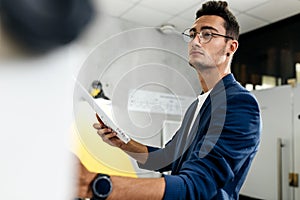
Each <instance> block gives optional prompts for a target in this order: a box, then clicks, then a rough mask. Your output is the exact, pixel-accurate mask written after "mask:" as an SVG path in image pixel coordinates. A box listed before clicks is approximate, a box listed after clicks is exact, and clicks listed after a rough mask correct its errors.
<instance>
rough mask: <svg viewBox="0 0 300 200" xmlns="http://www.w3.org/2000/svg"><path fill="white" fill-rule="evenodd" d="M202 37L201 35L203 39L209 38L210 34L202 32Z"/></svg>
mask: <svg viewBox="0 0 300 200" xmlns="http://www.w3.org/2000/svg"><path fill="white" fill-rule="evenodd" d="M202 35H203V37H210V36H211V33H210V32H203V33H202Z"/></svg>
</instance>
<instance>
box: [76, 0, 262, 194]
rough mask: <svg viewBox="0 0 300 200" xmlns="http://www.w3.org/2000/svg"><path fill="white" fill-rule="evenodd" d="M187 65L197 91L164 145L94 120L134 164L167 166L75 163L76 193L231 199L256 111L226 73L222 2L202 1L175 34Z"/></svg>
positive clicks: (251, 143) (250, 149)
mask: <svg viewBox="0 0 300 200" xmlns="http://www.w3.org/2000/svg"><path fill="white" fill-rule="evenodd" d="M183 37H184V38H185V39H186V41H187V42H188V55H189V64H190V66H192V67H193V68H195V70H196V71H197V73H198V77H199V81H200V84H201V87H202V90H203V91H202V93H201V94H200V95H199V96H198V98H197V99H196V100H195V101H194V102H193V103H192V104H191V105H190V107H189V108H188V110H187V111H186V113H185V116H184V119H183V122H182V124H181V127H180V128H179V130H178V131H177V132H176V133H175V135H174V136H173V138H172V139H171V140H170V141H169V142H168V143H167V144H166V147H165V148H156V147H150V146H146V145H143V144H141V143H139V142H137V141H135V140H133V139H131V141H130V142H129V143H127V144H125V143H124V142H122V141H121V140H120V139H118V138H117V137H116V133H115V132H113V131H112V129H110V128H109V127H107V126H106V125H105V124H103V123H102V122H101V120H100V121H99V122H100V123H96V124H94V125H93V126H94V128H95V129H96V130H97V133H98V134H99V136H100V137H101V138H102V139H103V141H104V142H106V143H108V144H110V145H112V146H115V147H117V148H120V149H121V150H123V151H124V152H126V153H127V154H129V155H130V156H132V157H133V158H134V159H136V160H137V162H138V165H139V166H140V167H141V168H144V169H149V170H156V171H159V172H164V171H171V175H163V177H161V178H128V177H119V176H109V175H107V174H96V173H92V172H89V171H88V170H87V169H86V168H85V167H84V166H83V165H82V164H80V163H79V164H78V167H79V168H78V170H79V174H80V176H79V178H77V184H78V188H77V190H78V192H77V196H78V197H80V198H92V199H95V200H100V199H123V200H125V199H151V200H155V199H168V200H176V199H191V200H199V199H205V200H208V199H218V200H220V199H238V197H239V191H240V189H241V187H242V184H243V182H244V181H245V178H246V175H247V173H248V171H249V168H250V165H251V162H252V160H253V158H254V156H255V154H256V152H257V150H258V146H259V141H260V131H261V117H260V111H259V106H258V103H257V101H256V99H255V97H254V96H253V95H252V94H250V93H249V92H248V91H247V90H246V89H244V88H243V87H242V86H241V85H240V84H239V83H238V82H237V81H236V80H235V78H234V76H233V74H232V73H231V70H230V67H231V61H232V58H233V55H234V53H235V52H236V50H237V49H238V44H239V43H238V37H239V25H238V23H237V21H236V18H235V17H234V16H233V14H232V13H231V12H230V11H229V10H228V5H227V3H226V2H223V1H208V2H206V3H204V4H203V5H202V8H201V9H200V10H198V11H197V13H196V20H195V22H194V24H193V25H192V26H191V28H188V29H186V30H185V31H184V32H183Z"/></svg>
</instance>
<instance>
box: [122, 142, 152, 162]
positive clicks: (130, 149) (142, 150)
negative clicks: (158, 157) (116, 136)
mask: <svg viewBox="0 0 300 200" xmlns="http://www.w3.org/2000/svg"><path fill="white" fill-rule="evenodd" d="M120 148H121V149H122V150H123V151H124V152H126V153H127V154H128V155H129V156H131V157H132V158H134V159H135V160H137V161H138V162H139V163H142V164H144V163H145V162H146V161H147V159H148V149H147V147H146V146H145V145H143V144H140V143H138V142H136V141H134V140H130V141H129V142H128V143H127V144H123V145H122V146H121V147H120Z"/></svg>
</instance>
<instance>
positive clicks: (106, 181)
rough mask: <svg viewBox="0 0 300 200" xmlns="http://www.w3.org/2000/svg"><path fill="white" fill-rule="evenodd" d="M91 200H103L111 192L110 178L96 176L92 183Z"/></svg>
mask: <svg viewBox="0 0 300 200" xmlns="http://www.w3.org/2000/svg"><path fill="white" fill-rule="evenodd" d="M91 186H92V192H93V198H92V200H104V199H106V198H107V197H108V195H109V194H110V193H111V192H112V183H111V180H110V177H109V176H108V175H106V174H98V175H97V176H96V178H95V179H94V181H93V182H92V185H91Z"/></svg>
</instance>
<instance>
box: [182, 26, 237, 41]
mask: <svg viewBox="0 0 300 200" xmlns="http://www.w3.org/2000/svg"><path fill="white" fill-rule="evenodd" d="M197 35H198V36H199V39H200V43H201V44H206V43H209V42H210V40H211V39H212V37H213V36H221V37H224V38H228V39H232V40H233V38H232V37H230V36H227V35H221V34H218V33H213V32H212V31H211V30H209V29H204V30H202V31H200V33H198V32H196V31H195V30H193V29H190V28H188V29H185V30H184V31H183V33H182V36H183V40H184V41H186V42H191V41H192V40H194V39H195V37H196V36H197Z"/></svg>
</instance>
